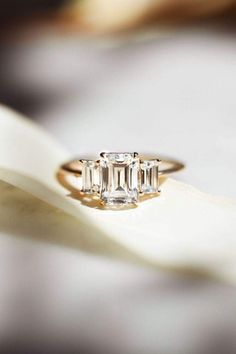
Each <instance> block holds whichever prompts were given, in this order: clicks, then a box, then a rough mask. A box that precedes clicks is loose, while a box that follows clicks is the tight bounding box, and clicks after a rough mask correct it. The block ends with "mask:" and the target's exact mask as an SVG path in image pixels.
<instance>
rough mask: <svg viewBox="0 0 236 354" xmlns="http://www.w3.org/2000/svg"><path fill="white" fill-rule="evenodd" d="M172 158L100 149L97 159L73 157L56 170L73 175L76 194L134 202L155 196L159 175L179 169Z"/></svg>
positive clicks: (105, 201) (118, 203)
mask: <svg viewBox="0 0 236 354" xmlns="http://www.w3.org/2000/svg"><path fill="white" fill-rule="evenodd" d="M183 167H184V165H183V164H182V163H180V162H178V161H175V160H160V159H159V158H157V157H145V156H142V155H141V156H139V154H138V153H136V152H134V153H129V152H102V153H101V154H100V159H98V160H92V159H75V160H72V161H70V162H67V163H65V164H63V165H62V166H61V167H60V171H63V173H64V174H65V175H71V174H72V175H74V176H76V180H77V188H78V191H79V192H80V193H83V194H86V195H87V194H89V195H96V196H98V197H99V198H100V201H101V202H102V204H104V205H109V206H114V205H115V206H121V205H129V204H136V203H138V202H139V200H140V198H139V197H140V196H142V195H150V194H151V195H152V194H154V195H158V193H159V192H160V190H159V177H160V176H166V175H169V174H170V173H173V172H177V171H179V170H181V169H182V168H183Z"/></svg>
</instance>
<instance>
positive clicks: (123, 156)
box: [100, 152, 139, 205]
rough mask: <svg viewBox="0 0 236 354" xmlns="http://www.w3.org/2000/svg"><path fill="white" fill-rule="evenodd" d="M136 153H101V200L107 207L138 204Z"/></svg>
mask: <svg viewBox="0 0 236 354" xmlns="http://www.w3.org/2000/svg"><path fill="white" fill-rule="evenodd" d="M138 171H139V158H138V154H137V153H117V152H109V153H101V159H100V181H101V200H102V201H103V202H104V203H105V204H109V205H122V204H130V203H136V202H138V195H139V191H138V173H139V172H138Z"/></svg>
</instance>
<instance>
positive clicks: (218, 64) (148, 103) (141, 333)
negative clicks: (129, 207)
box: [0, 29, 236, 354]
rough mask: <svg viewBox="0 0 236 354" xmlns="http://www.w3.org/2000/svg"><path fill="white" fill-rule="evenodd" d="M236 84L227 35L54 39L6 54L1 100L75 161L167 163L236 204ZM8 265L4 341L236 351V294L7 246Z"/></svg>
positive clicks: (196, 32) (0, 301) (75, 256)
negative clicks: (113, 157)
mask: <svg viewBox="0 0 236 354" xmlns="http://www.w3.org/2000/svg"><path fill="white" fill-rule="evenodd" d="M143 37H145V36H143ZM235 74H236V42H235V36H234V35H233V34H232V33H227V32H223V31H219V30H214V29H191V30H189V31H180V32H178V33H161V35H158V34H157V33H155V34H153V35H149V38H145V39H144V38H142V39H140V38H138V37H130V38H129V39H121V40H119V39H116V40H115V41H114V40H112V39H106V40H91V39H85V38H78V37H77V36H70V37H69V38H68V37H66V36H65V37H62V36H60V37H59V36H57V34H55V33H51V34H48V33H43V34H42V35H37V37H35V36H33V35H32V37H31V39H28V40H25V41H24V42H19V43H18V42H17V43H15V44H14V45H12V44H11V45H8V44H5V45H2V50H1V92H0V95H1V96H0V97H1V100H2V101H3V102H5V103H8V104H9V105H11V106H13V107H15V108H17V109H18V110H20V111H22V112H23V113H25V114H28V115H29V116H30V117H31V118H32V119H34V120H35V121H37V122H38V123H39V124H41V125H42V126H44V127H45V128H46V129H47V130H49V131H50V132H51V133H52V134H53V135H54V136H56V137H57V138H58V139H59V140H60V141H61V143H62V144H64V146H65V147H67V148H68V149H69V150H70V151H71V154H72V156H73V155H81V156H83V154H84V153H86V154H87V153H88V152H89V153H91V154H94V153H97V152H99V151H101V150H103V149H107V150H131V151H132V150H135V151H136V150H138V151H140V152H142V151H145V152H146V151H147V152H158V153H160V154H165V155H169V156H171V157H172V156H173V157H176V158H179V159H181V160H183V161H185V162H186V164H187V169H186V170H185V171H184V172H182V173H181V174H179V175H178V178H179V179H181V180H182V181H185V182H187V183H190V184H192V185H194V186H196V187H198V188H199V189H201V190H203V191H205V192H209V193H213V194H218V195H222V196H228V197H230V198H234V197H235V196H236V185H235V175H236V165H235V149H236V142H235V131H236V121H235V115H236V100H235V92H236V80H235ZM16 143H18V142H16ZM199 222H201V221H200V220H199ZM193 227H194V225H193ZM1 254H2V256H1V262H2V264H3V267H2V269H4V275H5V277H6V275H8V276H7V279H6V281H5V283H4V284H2V286H1V289H0V307H1V309H2V310H3V309H8V308H9V311H5V312H4V313H5V316H3V317H2V319H1V328H0V329H2V330H1V334H2V338H3V341H4V340H6V338H8V336H9V337H10V338H12V337H13V338H14V337H15V338H18V337H20V338H26V339H27V338H30V337H31V338H35V341H36V343H37V340H38V341H39V343H41V344H40V345H42V343H44V342H45V343H54V342H56V343H58V341H59V342H60V343H63V345H64V346H65V347H66V348H67V349H65V352H67V350H68V348H69V347H70V346H71V345H72V344H73V346H74V347H75V348H77V349H75V351H77V352H95V353H98V352H101V353H124V354H129V353H130V354H131V353H135V354H139V353H143V354H152V353H153V354H154V353H158V354H159V353H160V354H162V353H168V354H172V353H173V354H195V353H196V354H201V353H204V354H211V353H212V354H213V353H214V354H217V353H219V354H221V353H227V354H230V353H235V352H236V340H235V338H236V337H235V334H236V333H235V328H236V320H235V312H236V302H235V295H236V294H235V288H234V287H232V286H229V285H226V284H220V283H217V282H213V281H210V280H207V279H204V280H203V279H202V280H201V279H196V278H191V277H190V276H189V277H187V276H180V275H178V276H177V275H171V274H164V273H161V272H154V271H149V270H147V269H141V268H136V267H133V266H129V265H125V264H120V263H117V262H112V261H107V260H104V259H99V258H96V257H92V256H89V255H85V254H82V253H80V252H77V251H72V250H67V249H66V250H65V249H63V248H61V247H55V246H50V247H49V246H48V245H43V244H42V245H37V246H32V245H30V246H29V245H27V243H22V242H20V243H16V242H12V241H9V240H8V239H7V238H6V247H5V249H4V247H3V249H2V250H1ZM3 279H4V276H3ZM29 284H30V285H29ZM8 294H11V295H10V296H9V295H8ZM25 298H26V299H28V300H27V301H26V303H25V302H24V299H25ZM19 302H20V304H21V306H19ZM29 305H30V311H29V309H28V307H29ZM12 306H13V309H14V308H15V311H14V310H12ZM14 306H15V307H14ZM27 314H28V315H29V314H30V316H31V320H30V321H27V320H26V319H27V317H28V315H27ZM32 314H33V315H32ZM49 334H50V335H49ZM45 345H46V344H45ZM62 347H63V346H61V348H62ZM78 348H80V349H78ZM81 348H83V349H81Z"/></svg>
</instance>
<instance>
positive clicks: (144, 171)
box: [140, 160, 159, 194]
mask: <svg viewBox="0 0 236 354" xmlns="http://www.w3.org/2000/svg"><path fill="white" fill-rule="evenodd" d="M158 166H159V160H143V161H141V164H140V167H141V192H142V193H145V194H149V193H157V192H158V187H159V185H158Z"/></svg>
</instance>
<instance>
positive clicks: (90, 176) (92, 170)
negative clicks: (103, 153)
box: [81, 160, 99, 193]
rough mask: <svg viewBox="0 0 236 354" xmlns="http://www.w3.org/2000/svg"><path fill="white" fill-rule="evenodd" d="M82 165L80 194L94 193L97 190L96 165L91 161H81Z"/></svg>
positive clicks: (97, 176)
mask: <svg viewBox="0 0 236 354" xmlns="http://www.w3.org/2000/svg"><path fill="white" fill-rule="evenodd" d="M81 163H82V189H81V190H82V192H84V193H94V192H96V191H97V190H98V185H99V169H98V163H97V162H96V161H91V160H81Z"/></svg>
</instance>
